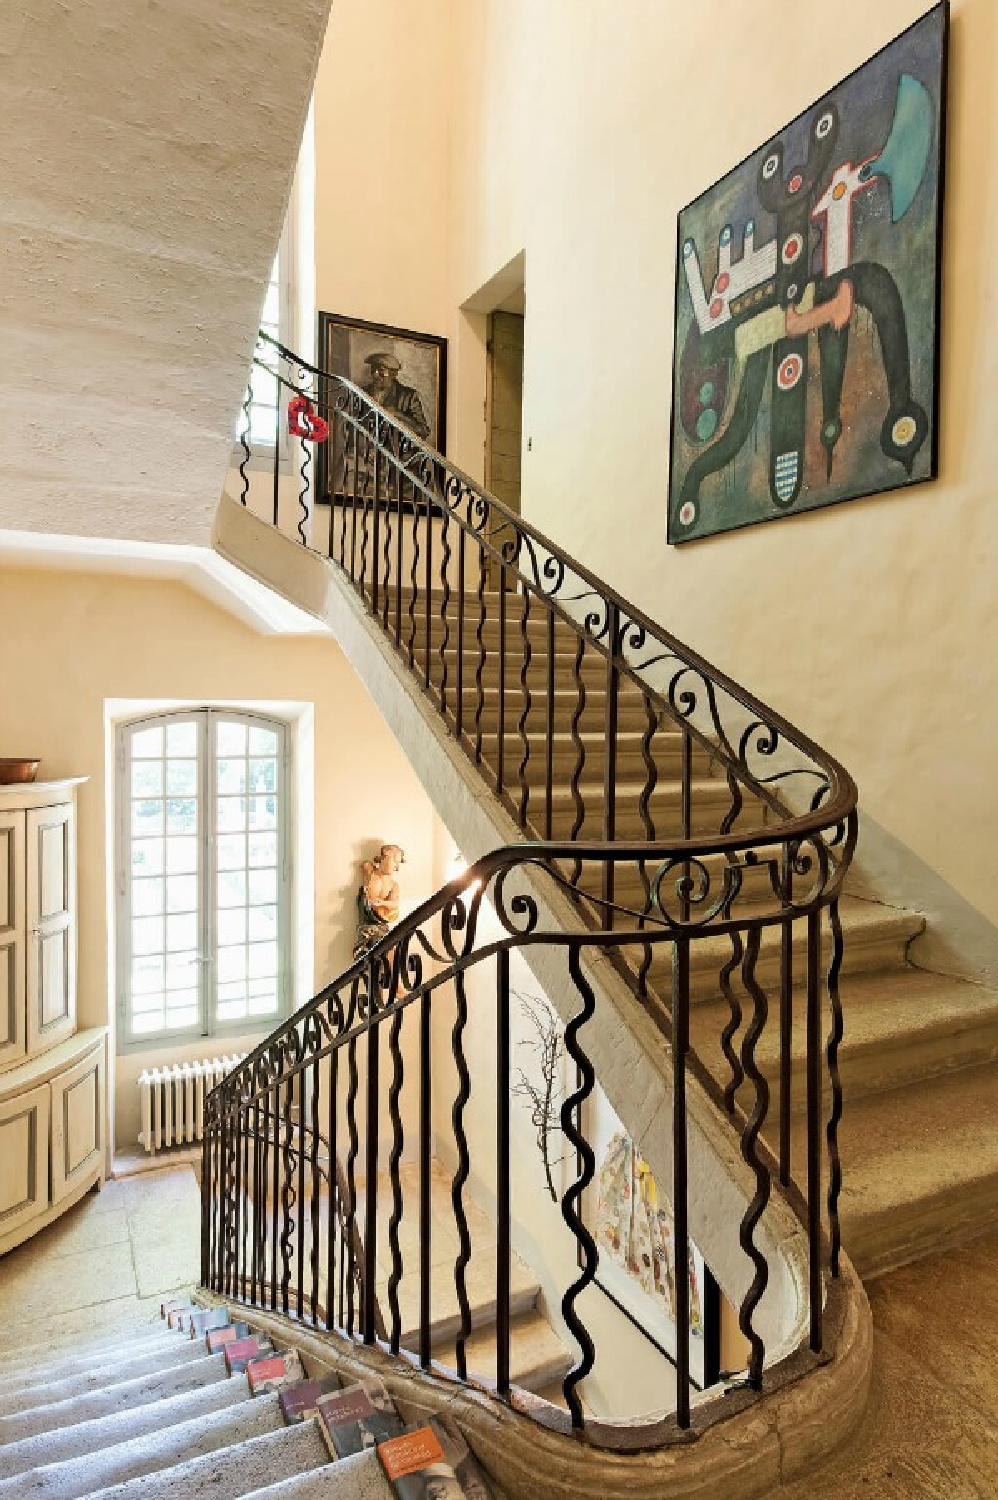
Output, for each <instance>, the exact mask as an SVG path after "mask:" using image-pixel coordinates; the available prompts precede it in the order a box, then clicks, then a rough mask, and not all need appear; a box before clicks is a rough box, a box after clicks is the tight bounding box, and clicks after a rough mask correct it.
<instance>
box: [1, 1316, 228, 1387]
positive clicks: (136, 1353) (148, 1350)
mask: <svg viewBox="0 0 998 1500" xmlns="http://www.w3.org/2000/svg"><path fill="white" fill-rule="evenodd" d="M176 1342H177V1335H176V1331H175V1330H174V1329H172V1328H167V1326H166V1323H165V1322H164V1323H163V1325H162V1327H161V1328H157V1329H156V1330H155V1332H153V1333H150V1334H148V1335H145V1336H143V1337H141V1338H132V1339H125V1340H122V1341H118V1342H106V1341H102V1342H98V1343H96V1344H92V1345H91V1344H88V1343H86V1341H85V1340H80V1341H79V1343H78V1344H77V1345H76V1346H75V1352H74V1353H72V1354H68V1355H62V1356H59V1355H53V1354H52V1349H51V1345H45V1344H39V1345H36V1346H35V1349H36V1353H35V1356H34V1358H33V1359H30V1360H25V1361H22V1363H23V1364H27V1365H28V1366H29V1368H28V1369H27V1370H24V1369H22V1370H19V1371H16V1372H15V1371H9V1370H8V1365H7V1361H6V1359H5V1358H4V1356H3V1355H2V1354H0V1359H3V1370H4V1373H3V1374H2V1375H0V1399H2V1398H3V1397H4V1396H6V1394H7V1393H8V1392H9V1391H12V1390H13V1391H19V1390H23V1388H24V1385H25V1382H26V1381H27V1380H29V1379H30V1380H31V1381H32V1383H33V1384H41V1383H43V1382H44V1381H46V1380H57V1379H60V1378H62V1377H66V1376H69V1375H72V1374H74V1373H75V1372H79V1373H81V1374H82V1373H84V1372H85V1371H87V1370H90V1369H96V1368H98V1367H99V1366H102V1365H114V1364H116V1363H117V1362H118V1361H119V1360H120V1361H122V1362H123V1361H126V1360H129V1359H132V1358H146V1359H149V1360H153V1359H155V1358H156V1357H157V1356H158V1355H159V1354H161V1353H163V1352H164V1351H166V1350H171V1351H172V1350H173V1349H174V1348H175V1347H176ZM201 1343H202V1348H203V1347H204V1340H203V1339H202V1341H201ZM45 1356H48V1357H47V1358H46V1357H45Z"/></svg>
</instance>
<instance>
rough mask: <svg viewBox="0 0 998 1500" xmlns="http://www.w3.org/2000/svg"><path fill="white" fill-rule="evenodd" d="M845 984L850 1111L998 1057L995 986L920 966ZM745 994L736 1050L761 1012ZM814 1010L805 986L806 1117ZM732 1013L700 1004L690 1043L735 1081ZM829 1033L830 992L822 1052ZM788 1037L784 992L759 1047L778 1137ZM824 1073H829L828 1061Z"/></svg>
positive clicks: (800, 1032) (799, 1044) (800, 1057)
mask: <svg viewBox="0 0 998 1500" xmlns="http://www.w3.org/2000/svg"><path fill="white" fill-rule="evenodd" d="M840 989H841V998H842V1009H843V1018H844V1037H843V1041H842V1045H841V1048H840V1051H839V1064H840V1069H841V1073H842V1084H843V1089H844V1091H845V1097H846V1100H847V1101H848V1104H849V1106H850V1107H851V1106H852V1105H853V1104H855V1103H858V1101H859V1100H861V1099H866V1098H869V1097H870V1096H872V1095H875V1094H878V1093H881V1092H884V1091H887V1090H890V1089H894V1088H900V1087H901V1086H903V1085H905V1084H912V1083H918V1082H919V1081H922V1080H925V1079H929V1078H934V1077H938V1076H940V1075H941V1074H944V1073H947V1072H953V1071H955V1070H957V1069H959V1068H966V1067H974V1066H977V1065H979V1064H981V1063H985V1062H993V1061H996V1060H998V993H996V992H995V991H993V990H985V989H982V988H981V987H980V986H979V985H973V984H968V983H966V982H965V981H964V980H960V979H951V978H949V977H947V976H945V975H941V974H931V973H928V972H926V971H924V970H920V969H914V968H911V967H906V968H903V969H900V968H899V969H888V970H885V971H883V972H881V973H873V974H854V975H850V974H846V975H845V976H844V977H843V980H842V984H841V987H840ZM741 999H742V1010H743V1018H742V1025H741V1027H740V1028H739V1032H738V1034H737V1036H736V1037H735V1040H734V1046H735V1050H736V1052H737V1051H739V1049H740V1045H741V1038H742V1037H743V1036H744V1033H745V1028H746V1026H747V1024H748V1021H749V1019H750V1017H751V1007H750V1005H749V1004H748V1003H747V997H745V996H742V997H741ZM805 1011H806V1006H805V1001H804V992H803V990H802V989H799V988H798V990H797V991H796V992H795V995H794V1007H793V1030H792V1056H793V1069H792V1074H791V1097H792V1106H793V1110H794V1113H795V1114H800V1113H802V1112H803V1110H804V1108H805V1105H806V1097H805V1084H806V1052H805V1025H806V1015H805ZM729 1016H730V1011H729V1008H728V1005H727V1003H726V1002H725V1001H715V1002H713V1003H711V1004H709V1005H703V1006H697V1007H696V1009H695V1010H694V1012H693V1014H692V1017H691V1020H690V1041H691V1043H692V1045H693V1047H694V1049H695V1051H696V1052H697V1054H698V1055H699V1057H700V1058H701V1060H702V1061H703V1062H704V1063H706V1065H707V1066H708V1068H710V1070H711V1072H712V1073H713V1074H714V1076H715V1077H716V1078H718V1079H721V1080H722V1081H723V1082H725V1083H726V1082H727V1080H728V1077H729V1076H730V1074H729V1068H728V1064H727V1062H726V1060H725V1059H724V1056H723V1053H722V1052H721V1047H720V1036H721V1031H722V1029H723V1028H724V1027H725V1026H726V1025H727V1022H728V1019H729ZM828 1029H829V1017H828V1002H827V999H825V998H823V999H822V1006H821V1043H822V1049H824V1045H825V1042H826V1040H827V1035H828ZM779 1038H780V1012H779V997H778V996H774V997H772V999H771V1003H770V1009H769V1020H768V1022H767V1025H766V1029H765V1031H764V1032H763V1034H762V1036H761V1037H760V1039H759V1042H758V1045H757V1047H756V1060H757V1062H758V1064H759V1067H760V1069H761V1071H762V1073H763V1074H764V1076H765V1077H766V1079H767V1081H768V1082H769V1085H770V1088H771V1090H772V1096H771V1102H770V1115H769V1122H768V1126H767V1127H764V1133H770V1134H771V1133H772V1127H773V1124H774V1122H775V1120H776V1118H777V1110H778V1107H779V1097H778V1078H779V1057H780V1042H779ZM822 1056H824V1052H822ZM822 1071H823V1076H824V1065H823V1069H822ZM826 1095H827V1085H826ZM737 1097H738V1100H739V1103H741V1104H742V1105H743V1106H744V1107H746V1108H751V1106H752V1104H753V1102H754V1090H753V1089H752V1088H751V1087H749V1086H746V1085H743V1086H742V1089H741V1091H740V1093H739V1095H738V1096H737ZM824 1109H825V1106H823V1111H824ZM824 1117H825V1116H824V1112H823V1116H822V1118H824Z"/></svg>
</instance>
